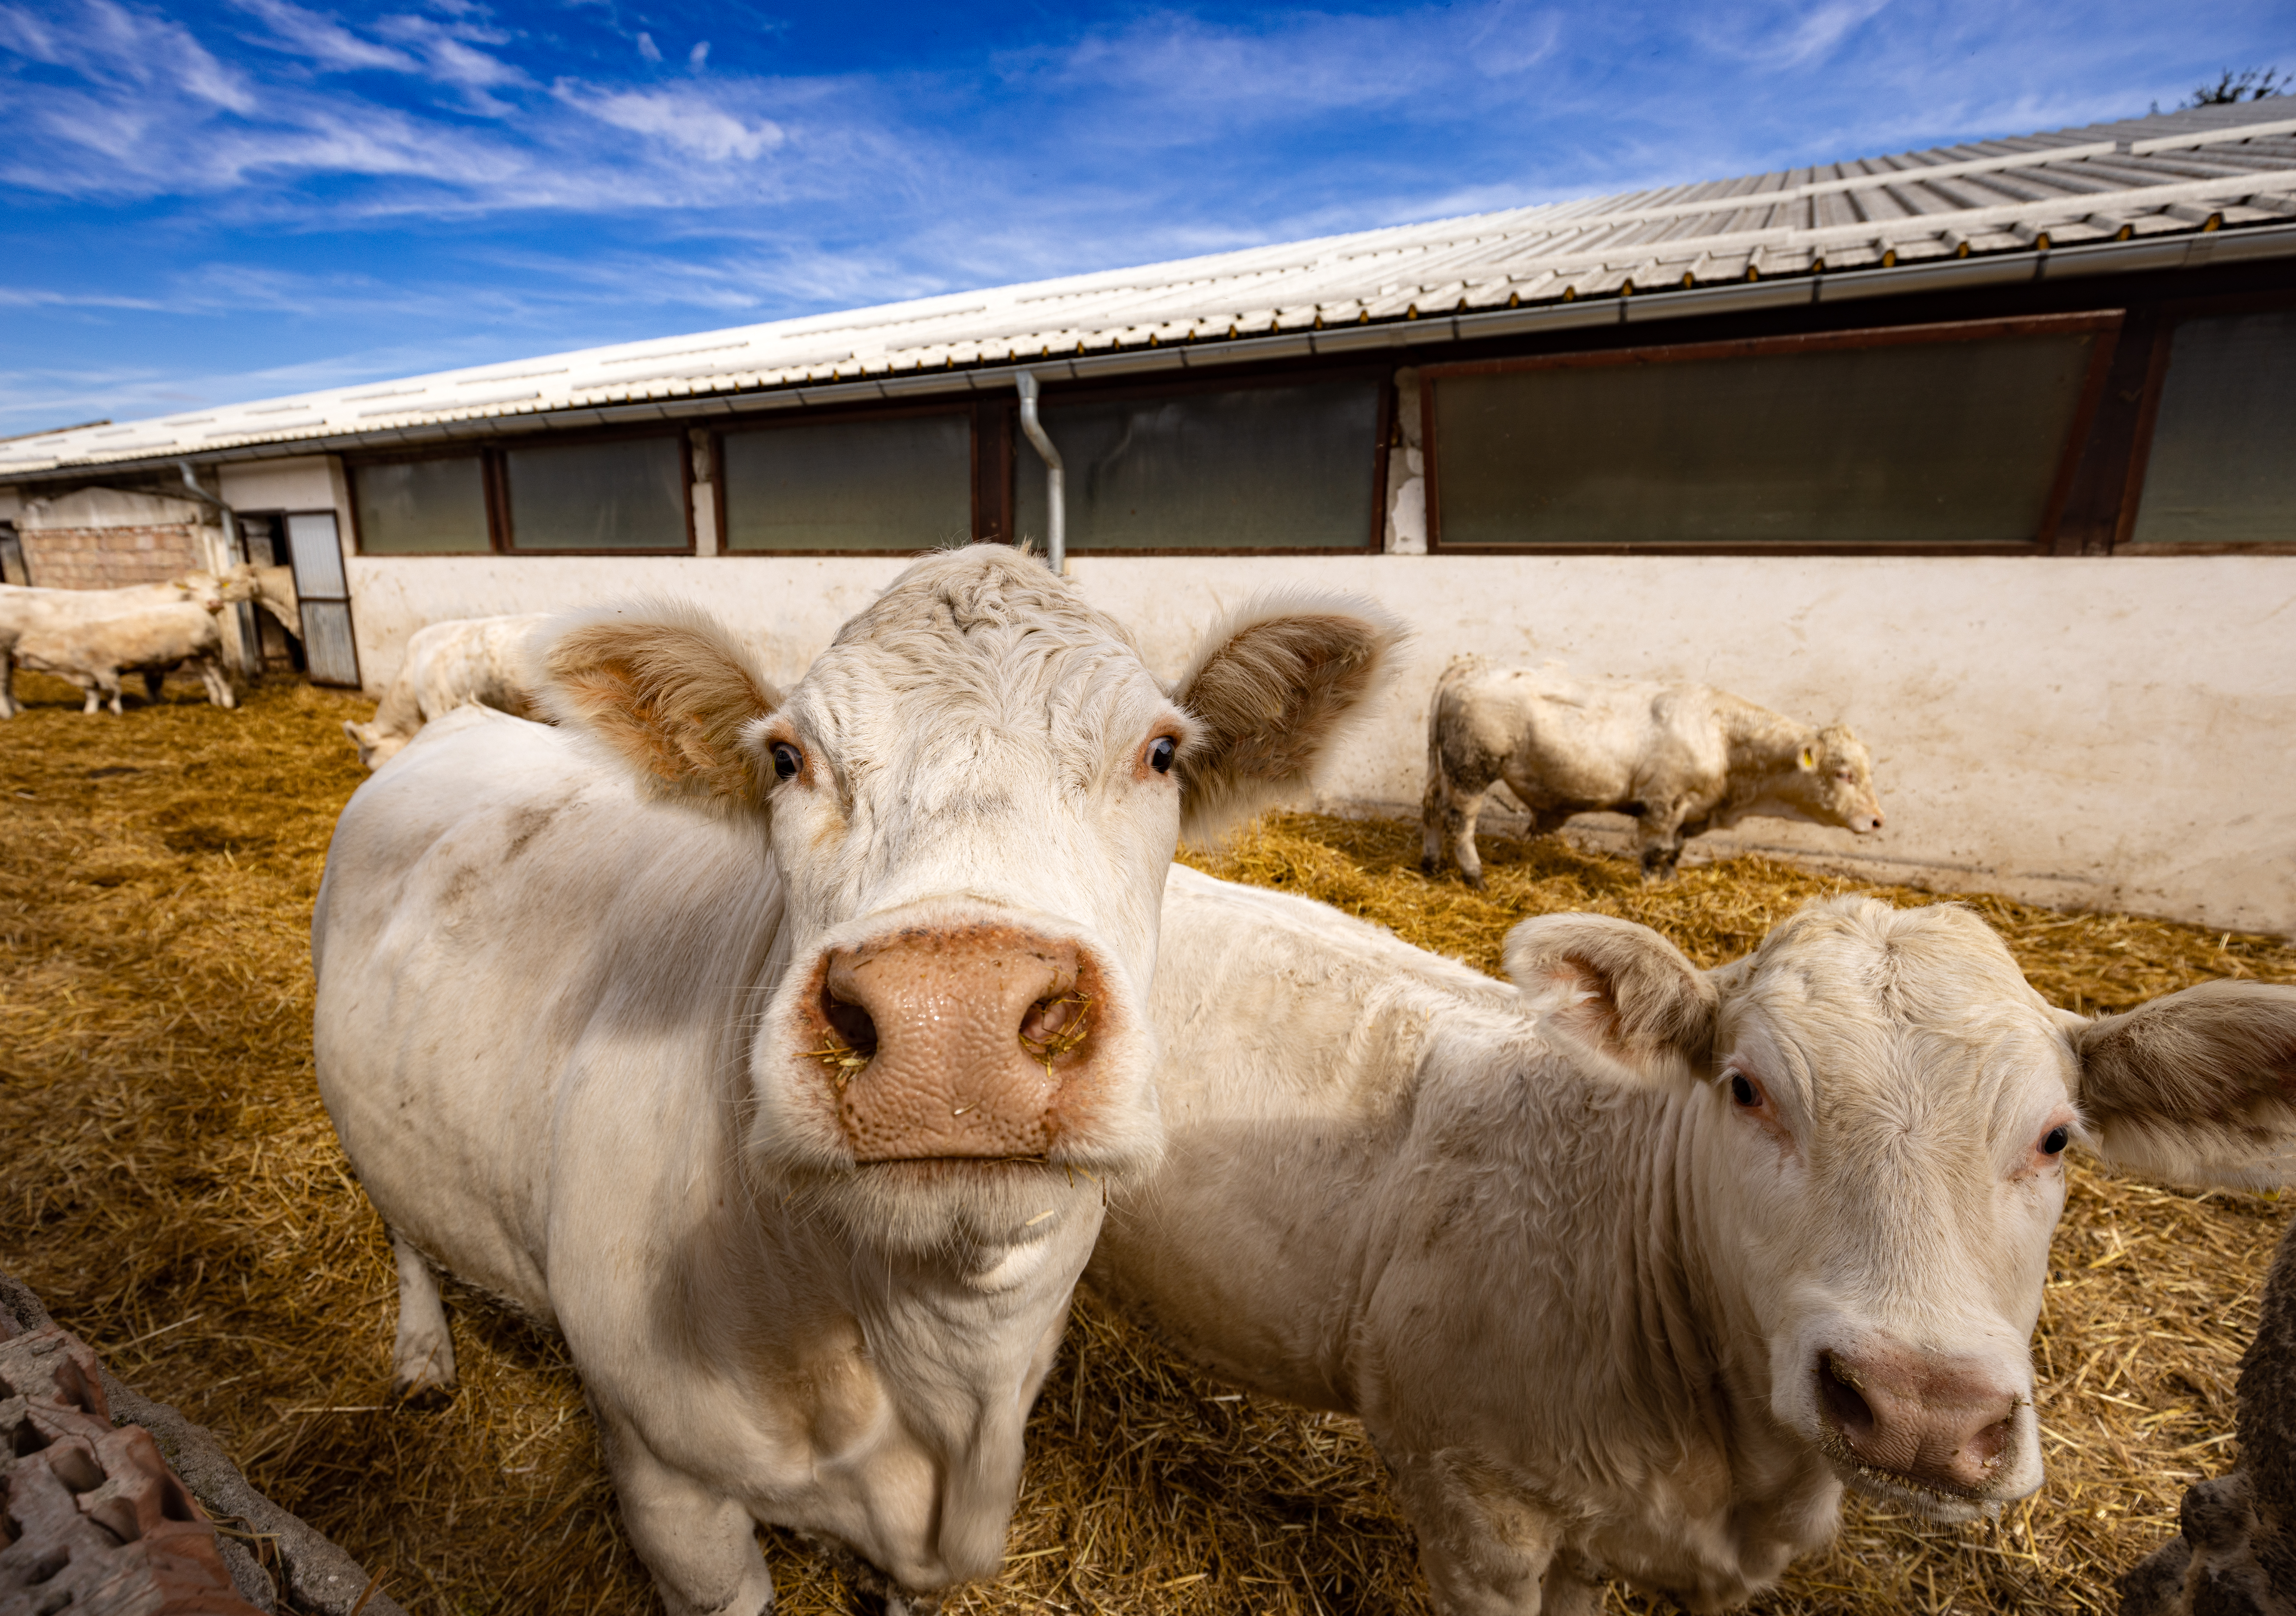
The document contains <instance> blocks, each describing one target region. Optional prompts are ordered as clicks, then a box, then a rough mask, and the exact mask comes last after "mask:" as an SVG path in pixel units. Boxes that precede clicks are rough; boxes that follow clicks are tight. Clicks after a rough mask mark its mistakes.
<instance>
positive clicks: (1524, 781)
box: [1420, 657, 1882, 887]
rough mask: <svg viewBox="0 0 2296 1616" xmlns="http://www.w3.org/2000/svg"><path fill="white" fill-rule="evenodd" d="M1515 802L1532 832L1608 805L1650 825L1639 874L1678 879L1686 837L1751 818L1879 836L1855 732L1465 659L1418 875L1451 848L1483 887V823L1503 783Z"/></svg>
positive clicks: (1436, 728) (1449, 672)
mask: <svg viewBox="0 0 2296 1616" xmlns="http://www.w3.org/2000/svg"><path fill="white" fill-rule="evenodd" d="M1500 784H1504V785H1505V787H1506V788H1507V790H1508V791H1510V792H1513V793H1514V796H1515V798H1516V800H1518V801H1520V802H1521V804H1522V806H1523V808H1524V810H1525V811H1526V812H1528V813H1529V815H1530V816H1531V819H1532V822H1533V826H1534V829H1533V834H1543V833H1546V832H1548V831H1554V830H1560V829H1561V828H1562V824H1563V822H1564V821H1565V820H1567V819H1569V818H1570V816H1572V815H1573V814H1585V813H1592V812H1596V811H1599V810H1603V809H1609V810H1611V811H1612V812H1615V813H1620V814H1631V815H1633V816H1636V818H1638V819H1639V820H1641V821H1642V824H1641V826H1640V835H1639V840H1640V841H1641V843H1642V861H1643V874H1644V876H1645V877H1648V878H1652V879H1661V878H1663V877H1665V876H1668V875H1671V874H1673V873H1674V866H1675V863H1676V861H1677V860H1678V859H1679V858H1680V857H1682V841H1683V838H1684V837H1685V836H1696V835H1700V834H1702V833H1704V832H1706V831H1708V830H1710V829H1711V828H1712V827H1714V826H1716V825H1722V826H1725V827H1727V826H1730V825H1734V824H1737V823H1738V821H1740V820H1741V819H1744V818H1746V817H1748V816H1751V815H1758V814H1759V815H1768V816H1772V817H1775V818H1781V819H1809V820H1815V821H1816V823H1818V824H1838V825H1842V826H1845V827H1846V828H1848V829H1849V830H1852V831H1855V832H1857V833H1858V834H1859V835H1861V836H1862V835H1866V834H1867V833H1871V832H1874V831H1878V830H1880V829H1881V828H1882V803H1881V800H1880V799H1879V798H1877V797H1876V796H1874V768H1873V764H1872V761H1871V760H1870V759H1868V758H1867V756H1866V747H1865V744H1864V743H1863V742H1860V741H1859V740H1858V739H1857V736H1856V735H1854V734H1850V733H1849V726H1846V725H1841V724H1829V725H1827V726H1825V728H1824V729H1812V728H1810V727H1809V726H1808V725H1805V724H1797V723H1795V722H1794V721H1793V720H1792V718H1785V717H1784V716H1783V715H1781V714H1778V713H1774V712H1772V711H1770V710H1769V709H1767V708H1766V707H1757V706H1755V705H1754V704H1753V703H1752V702H1751V701H1744V700H1743V699H1741V698H1740V697H1737V696H1734V695H1731V694H1730V693H1727V692H1726V691H1719V690H1715V689H1713V688H1711V687H1710V686H1709V685H1651V684H1641V683H1636V682H1631V681H1628V680H1623V679H1621V680H1601V681H1593V680H1583V679H1572V678H1566V677H1562V675H1560V674H1556V673H1552V672H1548V671H1546V670H1545V669H1525V668H1513V669H1499V668H1491V667H1489V666H1488V665H1486V664H1485V663H1484V662H1483V661H1482V660H1481V659H1480V658H1476V657H1459V658H1456V659H1455V660H1453V661H1452V663H1451V665H1450V666H1449V667H1448V668H1446V669H1444V670H1443V677H1441V678H1440V679H1439V680H1438V681H1437V682H1436V685H1435V699H1434V701H1433V702H1432V703H1431V705H1430V707H1429V709H1428V713H1427V794H1426V797H1425V799H1424V800H1423V802H1422V804H1421V808H1420V823H1421V825H1422V828H1423V833H1424V836H1425V847H1424V850H1423V853H1422V855H1421V858H1420V864H1421V867H1422V868H1423V869H1424V870H1426V872H1427V873H1428V874H1434V873H1435V871H1436V869H1437V868H1438V866H1439V865H1440V863H1441V860H1442V857H1443V854H1444V852H1445V851H1446V849H1448V851H1449V852H1450V853H1451V856H1452V857H1455V858H1456V859H1457V860H1458V862H1459V869H1460V873H1461V874H1464V876H1465V877H1466V880H1467V884H1468V885H1469V886H1471V887H1480V886H1481V885H1482V884H1483V864H1482V859H1481V857H1480V856H1479V855H1478V854H1477V852H1476V850H1475V819H1476V816H1478V815H1480V813H1481V812H1482V811H1483V801H1484V799H1485V798H1486V797H1487V796H1488V794H1489V793H1490V791H1491V788H1492V787H1493V786H1495V785H1500Z"/></svg>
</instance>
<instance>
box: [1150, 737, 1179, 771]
mask: <svg viewBox="0 0 2296 1616" xmlns="http://www.w3.org/2000/svg"><path fill="white" fill-rule="evenodd" d="M1179 750H1180V749H1179V748H1178V747H1177V746H1175V745H1174V744H1173V743H1172V737H1171V736H1169V735H1159V736H1157V737H1156V738H1155V739H1154V740H1153V741H1151V742H1149V743H1148V767H1150V768H1152V769H1154V770H1155V771H1156V772H1157V773H1158V774H1160V775H1169V774H1170V773H1171V772H1172V759H1173V758H1174V756H1175V755H1177V753H1178V751H1179Z"/></svg>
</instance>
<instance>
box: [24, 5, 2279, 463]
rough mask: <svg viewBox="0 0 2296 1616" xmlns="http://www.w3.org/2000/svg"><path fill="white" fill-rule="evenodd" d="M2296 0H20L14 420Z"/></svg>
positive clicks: (2217, 20)
mask: <svg viewBox="0 0 2296 1616" xmlns="http://www.w3.org/2000/svg"><path fill="white" fill-rule="evenodd" d="M2275 63H2276V64H2279V65H2281V66H2284V67H2287V68H2290V69H2296V6H2292V5H2290V4H2287V0H2276V3H2256V4H2188V5H2181V6H2162V5H2160V4H2121V3H2120V0H2104V3H2103V4H2098V3H2094V0H2092V3H2089V4H2079V5H2074V4H2054V5H2051V4H2032V3H2031V0H1792V3H1789V0H1775V3H1774V0H1709V3H1706V4H1698V5H1694V6H1689V5H1685V6H1680V7H1669V6H1636V5H1635V4H1631V3H1630V0H1613V3H1612V4H1602V5H1595V4H1586V3H1585V0H1580V3H1579V4H1569V5H1548V4H1533V3H1527V0H1462V3H1460V4H1428V5H1417V6H1401V7H1385V8H1378V9H1371V8H1349V7H1344V6H1336V5H1335V6H1329V7H1324V8H1319V9H1314V10H1308V9H1274V8H1265V7H1259V8H1244V7H1232V6H1220V5H1210V4H1205V5H1193V6H1190V5H1170V6H1157V5H1138V6H1128V7H1106V8H1100V9H1096V10H1095V9H1092V8H1085V7H1062V8H1053V7H1048V6H1041V5H1034V4H979V5H970V6H962V7H955V6H948V5H940V6H932V7H926V6H910V5H905V4H884V3H876V4H850V3H848V4H835V3H834V0H812V3H811V4H805V5H802V6H791V5H783V4H774V3H771V0H713V3H712V4H706V5H704V4H683V3H682V0H663V3H662V4H629V3H626V0H578V3H577V0H559V3H554V4H553V3H539V4H495V5H488V4H480V3H479V0H403V3H401V4H388V5H380V6H367V7H344V8H340V9H328V8H325V7H324V6H321V5H317V4H298V3H297V0H220V3H217V4H180V5H172V6H166V7H161V6H154V5H146V4H135V3H134V0H29V3H26V0H0V132H4V133H0V433H9V432H21V431H33V430H37V429H39V428H43V427H49V426H54V425H60V424H63V423H65V422H76V421H82V420H88V419H92V418H95V417H100V416H109V417H111V418H112V419H115V420H127V419H131V418H134V417H136V416H139V415H152V414H168V413H172V412H175V411H178V410H182V409H184V408H187V407H191V406H201V405H209V404H216V403H224V402H229V401H231V400H234V399H243V398H261V397H265V396H268V395H272V394H278V393H285V392H291V391H295V390H301V389H305V388H311V387H322V386H329V385H334V384H338V383H345V382H350V381H364V380H368V379H372V378H375V377H381V376H392V375H404V374H409V373H416V372H421V371H427V370H436V369H441V368H445V367H447V366H451V365H467V364H477V363H481V362H484V361H487V360H490V359H502V358H512V357H519V356H521V355H525V354H533V353H539V352H545V351H549V350H552V349H563V348H573V347H581V346H586V345H589V344H593V343H600V342H610V341H619V340H627V339H632V338H637V337H645V336H660V335H667V334H671V333H675V332H687V331H701V330H708V329H710V328H713V327H717V326H723V325H731V324H743V323H747V322H750V321H755V320H764V319H771V318H774V317H776V316H783V315H791V314H802V313H808V312H812V311H815V310H819V309H824V308H845V307H851V306H855V305H858V304H864V303H873V302H880V301H883V300H887V299H892V298H897V297H905V296H912V295H916V294H921V293H925V292H931V291H947V290H954V289H957V288H961V287H964V286H972V285H988V284H996V283H1005V282H1009V281H1017V280H1025V279H1030V278H1034V277H1037V276H1042V275H1057V274H1062V273H1066V272H1069V271H1073V270H1081V269H1091V268H1102V267H1110V266H1114V265H1120V264H1128V263H1142V262H1149V261H1153V260H1156V259H1160V258H1172V257H1177V256H1180V255H1183V254H1186V253H1191V252H1199V251H1209V250H1218V249H1221V248H1226V247H1234V246H1242V245H1248V244H1251V243H1253V242H1267V241H1282V240H1287V239H1292V238H1296V237H1300V236H1304V235H1310V234H1322V233H1326V232H1330V231H1334V230H1344V229H1354V228H1359V227H1363V226H1374V225H1382V224H1393V223H1398V222H1402V221H1405V220H1410V219H1420V218H1429V217H1440V216H1443V215H1446V214H1453V213H1460V212H1467V211H1472V210H1475V209H1487V208H1495V207H1503V206H1508V205H1513V204H1516V203H1521V202H1527V201H1551V200H1555V199H1559V198H1563V197H1570V196H1578V195H1585V194H1588V193H1603V192H1609V191H1616V190H1622V189H1627V188H1629V187H1634V186H1639V185H1650V184H1662V183H1667V182H1671V181H1679V180H1693V179H1701V178H1711V177H1716V176H1722V175H1728V174H1735V173H1743V172H1750V171H1758V170H1761V169H1766V168H1780V167H1786V166H1790V165H1792V164H1796V163H1801V162H1809V161H1822V160H1828V159H1833V158H1837V157H1846V156H1853V155H1859V154H1864V153H1870V152H1889V151H1897V150H1903V149H1906V148H1908V147H1913V146H1919V145H1927V144H1935V143H1938V142H1941V141H1950V140H1956V139H1964V138H1971V137H1978V136H1983V135H2002V134H2017V133H2022V132H2026V131H2030V130H2033V129H2040V128H2050V127H2060V126H2062V125H2066V124H2075V123H2084V122H2088V121H2092V120H2095V119H2109V118H2115V117H2125V116H2133V115H2136V114H2141V113H2143V112H2144V111H2145V110H2146V108H2147V106H2148V104H2149V103H2152V102H2153V101H2156V100H2157V101H2159V102H2160V103H2161V104H2162V105H2163V106H2173V105H2174V104H2176V103H2177V101H2178V100H2180V99H2181V98H2183V97H2184V96H2185V94H2187V93H2189V91H2190V90H2191V88H2192V87H2193V86H2194V84H2195V83H2196V82H2198V81H2200V80H2202V79H2204V78H2213V77H2214V76H2215V74H2216V73H2217V72H2218V71H2219V70H2223V69H2226V68H2235V69H2238V68H2248V67H2259V66H2265V65H2269V64H2275Z"/></svg>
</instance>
